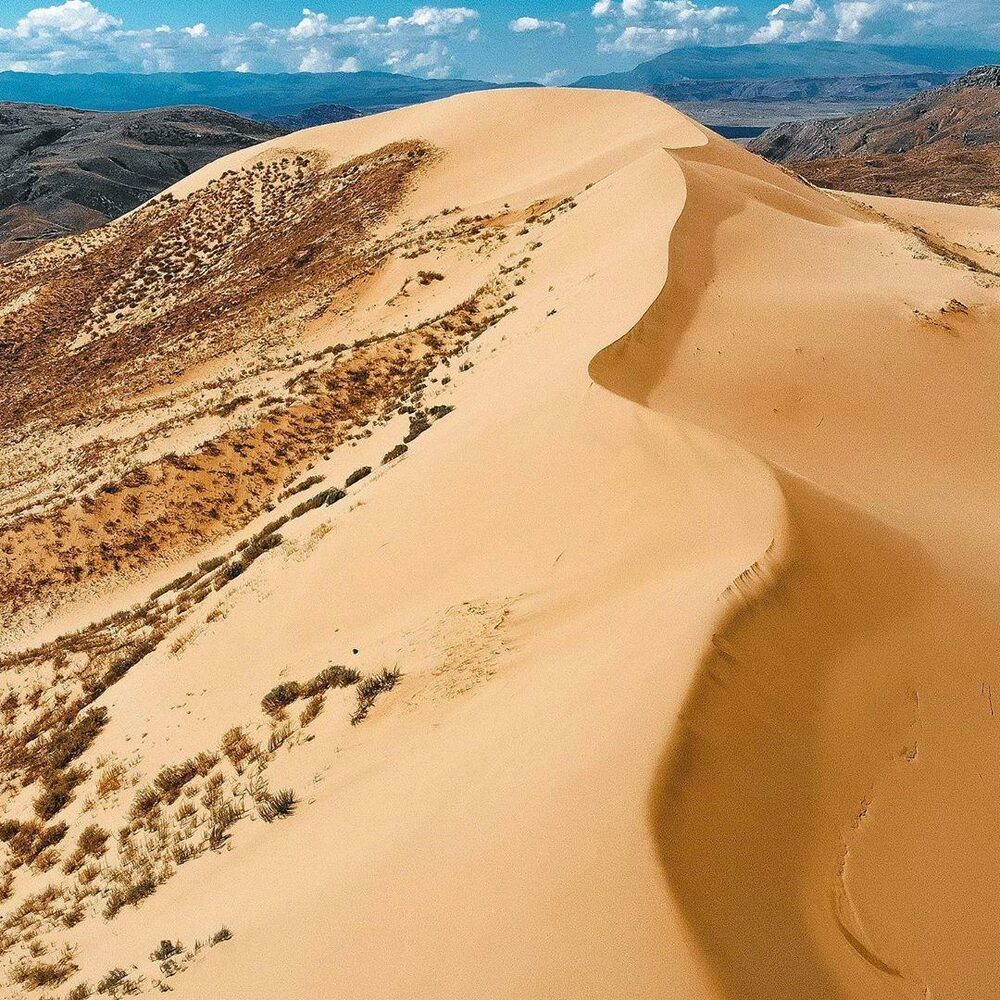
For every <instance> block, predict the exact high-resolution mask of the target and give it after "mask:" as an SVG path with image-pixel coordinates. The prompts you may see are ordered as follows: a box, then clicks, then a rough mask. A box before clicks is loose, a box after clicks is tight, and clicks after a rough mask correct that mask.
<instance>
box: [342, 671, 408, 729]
mask: <svg viewBox="0 0 1000 1000" xmlns="http://www.w3.org/2000/svg"><path fill="white" fill-rule="evenodd" d="M399 678H400V673H399V670H398V669H396V670H383V671H382V672H381V673H379V674H373V675H372V676H371V677H366V678H365V679H364V680H363V681H361V683H360V684H358V707H357V708H356V709H355V710H354V714H353V715H352V716H351V725H352V726H356V725H357V724H358V723H359V722H362V721H364V719H365V718H367V716H368V713H369V711H371V707H372V705H374V704H375V699H376V698H378V696H379V695H380V694H382V693H383V692H385V691H391V690H392V689H393V688H394V687H395V686H396V684H397V682H398V681H399Z"/></svg>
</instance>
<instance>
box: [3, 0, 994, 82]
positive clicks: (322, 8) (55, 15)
mask: <svg viewBox="0 0 1000 1000" xmlns="http://www.w3.org/2000/svg"><path fill="white" fill-rule="evenodd" d="M309 3H310V6H309V7H308V8H303V6H302V3H301V0H299V2H291V0H268V2H263V0H163V2H160V3H156V4H152V3H143V2H138V3H137V2H136V0H132V2H125V0H65V2H61V3H55V4H53V5H47V4H37V5H32V4H31V3H30V2H29V3H24V2H19V0H0V70H7V69H13V70H20V71H35V72H71V71H76V72H91V71H95V70H127V71H137V72H151V71H155V70H200V69H232V70H240V71H244V72H245V71H257V72H275V71H296V72H298V71H301V72H310V71H312V72H317V71H328V70H344V71H356V70H358V69H381V70H389V71H394V72H405V73H412V74H414V75H416V76H436V77H444V76H452V77H456V76H465V77H477V78H481V79H487V80H496V81H510V80H538V81H541V82H545V83H562V82H570V81H572V80H575V79H576V78H578V77H579V76H582V75H584V74H586V73H600V72H608V71H611V70H618V69H627V68H630V67H632V66H634V65H635V64H637V63H639V62H641V61H643V60H644V59H648V58H650V57H651V56H653V55H655V54H657V53H659V52H663V51H665V50H667V49H670V48H675V47H677V46H680V45H688V44H693V43H703V44H711V45H727V44H737V43H741V42H747V41H754V42H770V43H774V44H781V43H783V42H790V41H802V40H809V39H839V40H845V41H846V40H850V41H880V42H890V43H893V42H925V43H933V44H942V43H955V44H966V45H989V44H991V43H996V44H1000V9H998V8H1000V0H782V2H777V0H580V2H574V0H504V2H502V3H501V2H496V0H458V5H456V6H445V5H443V4H442V5H440V6H438V5H433V4H427V5H424V4H420V3H416V4H415V3H412V0H411V2H410V3H405V2H403V0H351V2H349V3H345V2H336V3H334V2H325V0H309ZM466 4H467V6H466Z"/></svg>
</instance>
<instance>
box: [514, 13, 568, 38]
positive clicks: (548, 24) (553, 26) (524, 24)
mask: <svg viewBox="0 0 1000 1000" xmlns="http://www.w3.org/2000/svg"><path fill="white" fill-rule="evenodd" d="M507 27H508V28H509V29H510V30H511V31H513V32H514V33H515V34H518V35H520V34H524V32H527V31H547V32H549V33H550V34H553V35H565V34H566V25H565V24H563V22H562V21H542V20H540V19H539V18H537V17H516V18H514V20H513V21H511V22H510V24H508V25H507Z"/></svg>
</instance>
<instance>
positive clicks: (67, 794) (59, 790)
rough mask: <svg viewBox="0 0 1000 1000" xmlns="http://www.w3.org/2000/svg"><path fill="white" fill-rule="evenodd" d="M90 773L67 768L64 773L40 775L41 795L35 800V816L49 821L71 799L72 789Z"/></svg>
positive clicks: (48, 772) (75, 768) (49, 772)
mask: <svg viewBox="0 0 1000 1000" xmlns="http://www.w3.org/2000/svg"><path fill="white" fill-rule="evenodd" d="M88 777H90V772H89V771H88V770H86V769H85V768H82V767H69V768H66V770H64V771H46V772H45V774H43V775H42V789H43V790H42V794H41V795H39V796H38V798H37V799H35V802H34V809H35V815H36V816H37V817H38V818H39V819H41V820H50V819H52V817H53V816H55V815H56V813H58V812H59V811H60V810H61V809H62V808H63V806H65V805H67V804H68V803H69V802H70V800H71V799H72V798H73V789H75V788H76V786H77V785H79V784H81V783H82V782H83V781H85V780H86V779H87V778H88Z"/></svg>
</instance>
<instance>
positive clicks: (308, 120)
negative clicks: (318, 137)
mask: <svg viewBox="0 0 1000 1000" xmlns="http://www.w3.org/2000/svg"><path fill="white" fill-rule="evenodd" d="M363 114H364V112H363V111H358V109H357V108H349V107H347V105H345V104H316V105H314V106H313V107H310V108H306V109H305V110H304V111H300V112H299V113H298V114H295V115H275V116H274V117H273V118H270V119H265V120H267V121H270V122H271V123H272V124H274V125H277V126H278V127H279V128H283V129H284V130H285V131H286V132H298V131H299V130H300V129H304V128H313V127H315V126H316V125H333V124H334V123H335V122H346V121H350V120H351V119H352V118H360V117H361V116H362V115H363Z"/></svg>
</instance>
